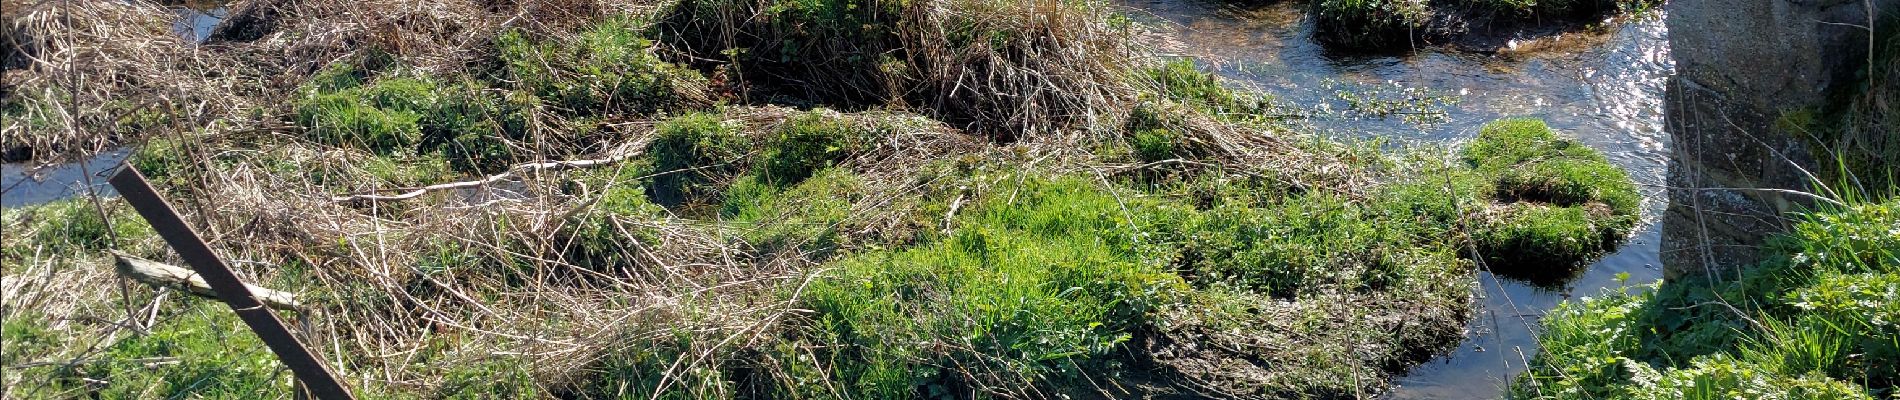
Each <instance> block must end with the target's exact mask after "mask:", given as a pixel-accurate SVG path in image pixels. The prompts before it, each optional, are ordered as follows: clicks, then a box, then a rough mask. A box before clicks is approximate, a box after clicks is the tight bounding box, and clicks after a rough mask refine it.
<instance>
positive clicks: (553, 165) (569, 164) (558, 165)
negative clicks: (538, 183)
mask: <svg viewBox="0 0 1900 400" xmlns="http://www.w3.org/2000/svg"><path fill="white" fill-rule="evenodd" d="M630 147H632V148H635V149H641V148H645V147H646V146H644V145H638V144H636V145H634V146H630ZM619 153H620V155H617V156H613V157H608V158H602V159H593V160H568V161H544V162H534V163H527V164H519V165H515V166H513V167H509V168H508V172H503V173H499V174H494V175H489V176H488V177H487V178H482V179H476V180H469V181H461V182H449V183H441V184H435V185H429V186H423V187H414V188H401V189H379V190H372V191H370V192H367V193H358V194H353V195H347V196H336V197H331V198H330V201H333V202H338V203H341V202H348V201H360V200H370V201H395V200H408V199H413V198H416V197H421V196H422V195H424V194H427V193H429V192H433V191H438V190H449V189H462V188H471V187H478V186H483V185H488V184H493V183H496V182H501V181H505V180H509V179H512V178H514V177H515V176H516V175H518V174H521V173H526V172H540V171H544V170H562V169H569V168H593V167H599V166H603V165H608V164H613V163H617V162H621V161H625V160H627V159H629V158H633V157H636V156H639V155H640V154H641V153H642V152H641V151H622V152H619ZM384 191H403V192H402V193H399V194H392V195H380V194H376V193H377V192H384Z"/></svg>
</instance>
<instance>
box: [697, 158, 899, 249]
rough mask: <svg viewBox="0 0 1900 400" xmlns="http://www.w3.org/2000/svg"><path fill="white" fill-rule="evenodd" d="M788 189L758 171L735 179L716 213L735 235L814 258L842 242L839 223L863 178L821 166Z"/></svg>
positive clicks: (861, 187) (859, 193) (759, 245)
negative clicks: (772, 182) (799, 250)
mask: <svg viewBox="0 0 1900 400" xmlns="http://www.w3.org/2000/svg"><path fill="white" fill-rule="evenodd" d="M800 182H801V183H798V184H797V185H794V186H791V187H789V188H783V189H781V188H779V187H778V186H777V185H773V184H769V183H765V182H764V180H763V178H761V177H760V176H756V175H755V176H746V177H741V178H739V180H738V181H736V182H734V183H733V184H732V186H731V188H729V189H728V190H727V191H726V199H725V204H724V206H723V208H722V210H721V212H720V215H721V216H722V217H723V219H725V221H726V222H729V223H732V224H733V225H734V226H733V230H735V231H737V232H738V235H737V237H739V238H740V239H741V240H743V241H745V242H746V243H749V244H751V245H753V246H754V247H757V248H760V249H764V250H767V251H772V250H782V249H802V250H805V251H807V252H809V253H812V254H814V255H815V256H816V258H819V259H822V258H823V255H826V254H831V253H832V252H833V251H836V250H838V248H839V246H841V245H844V244H845V243H843V241H844V240H846V238H847V236H846V235H844V234H843V233H841V230H842V229H848V228H849V227H841V226H840V225H841V224H844V223H845V222H846V220H847V219H849V218H850V217H851V216H852V214H851V211H852V208H851V205H852V202H853V201H854V200H856V199H857V198H860V197H862V196H863V193H865V192H866V188H865V187H864V185H865V183H864V181H863V179H860V178H858V177H857V176H855V175H852V174H851V172H850V171H847V170H843V169H835V168H830V169H824V170H820V171H818V172H817V173H816V174H815V175H813V176H811V177H810V179H805V180H801V181H800Z"/></svg>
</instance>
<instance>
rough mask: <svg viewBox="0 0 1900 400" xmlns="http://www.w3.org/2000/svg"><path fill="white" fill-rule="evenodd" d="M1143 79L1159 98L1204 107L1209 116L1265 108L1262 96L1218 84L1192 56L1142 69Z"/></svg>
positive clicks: (1242, 113) (1237, 114) (1233, 115)
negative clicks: (1151, 85)
mask: <svg viewBox="0 0 1900 400" xmlns="http://www.w3.org/2000/svg"><path fill="white" fill-rule="evenodd" d="M1141 73H1142V75H1143V78H1144V79H1145V80H1147V81H1149V82H1150V83H1151V84H1153V85H1154V86H1155V89H1156V91H1158V92H1159V93H1160V94H1161V95H1162V97H1165V98H1168V99H1170V100H1173V101H1176V102H1179V103H1181V104H1185V105H1188V106H1189V107H1193V108H1196V109H1200V110H1204V111H1206V112H1207V113H1208V114H1209V115H1214V116H1223V117H1227V118H1245V117H1246V116H1247V114H1254V113H1258V112H1260V111H1261V110H1262V109H1264V108H1266V106H1267V100H1266V99H1265V98H1264V97H1259V96H1258V95H1253V94H1249V93H1243V92H1239V91H1235V90H1233V89H1230V88H1228V87H1227V86H1225V85H1223V84H1221V81H1220V78H1219V77H1218V76H1216V75H1214V74H1212V73H1209V72H1207V71H1204V70H1202V69H1201V68H1200V67H1199V66H1196V65H1195V64H1194V60H1193V59H1188V58H1177V59H1171V60H1168V61H1167V62H1164V63H1162V64H1161V65H1158V66H1154V67H1150V68H1145V69H1143V70H1142V71H1141Z"/></svg>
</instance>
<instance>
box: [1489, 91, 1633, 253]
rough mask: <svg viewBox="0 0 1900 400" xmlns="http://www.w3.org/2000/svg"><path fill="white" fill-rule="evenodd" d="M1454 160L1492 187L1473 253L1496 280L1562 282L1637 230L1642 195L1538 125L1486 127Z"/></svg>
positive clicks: (1600, 161) (1582, 149) (1593, 156)
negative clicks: (1460, 160) (1507, 277)
mask: <svg viewBox="0 0 1900 400" xmlns="http://www.w3.org/2000/svg"><path fill="white" fill-rule="evenodd" d="M1461 157H1462V158H1463V159H1464V161H1465V163H1466V164H1467V165H1470V166H1471V167H1472V168H1473V170H1474V171H1476V172H1477V173H1478V174H1480V175H1481V176H1483V179H1485V180H1487V181H1488V182H1486V183H1485V185H1486V186H1489V187H1490V188H1491V189H1492V191H1491V193H1489V196H1487V197H1488V198H1489V199H1490V200H1491V201H1493V202H1494V203H1495V205H1494V206H1492V207H1491V208H1492V209H1491V210H1490V211H1488V212H1487V213H1486V214H1487V215H1485V217H1486V218H1485V219H1484V223H1483V228H1481V229H1479V230H1478V231H1477V232H1476V233H1474V235H1473V239H1474V241H1475V243H1476V246H1475V247H1476V248H1475V249H1474V250H1473V251H1475V252H1476V253H1477V254H1476V255H1477V256H1478V257H1482V258H1483V259H1484V260H1486V261H1487V262H1488V264H1489V266H1490V267H1491V270H1492V271H1493V272H1496V273H1498V274H1501V275H1505V276H1511V277H1517V278H1523V279H1526V280H1530V281H1533V282H1539V283H1543V284H1556V283H1559V282H1562V281H1563V279H1564V278H1567V277H1569V276H1571V275H1574V274H1575V273H1576V272H1577V271H1579V270H1581V268H1582V267H1583V266H1585V265H1587V264H1588V263H1589V262H1590V261H1592V260H1594V258H1595V256H1597V255H1600V254H1602V253H1604V252H1606V251H1609V250H1610V249H1612V248H1614V247H1615V246H1616V244H1617V243H1620V242H1621V241H1622V240H1623V238H1624V237H1625V236H1626V235H1628V234H1629V231H1630V229H1632V228H1634V227H1635V225H1636V222H1637V212H1638V211H1639V210H1638V208H1639V207H1640V202H1641V199H1642V197H1641V195H1640V194H1638V193H1637V191H1636V185H1635V183H1634V182H1633V181H1631V180H1630V178H1629V174H1628V173H1626V172H1623V170H1622V169H1620V168H1617V167H1616V166H1615V165H1612V164H1610V162H1609V160H1608V159H1605V158H1604V157H1603V155H1602V153H1599V152H1597V151H1596V150H1593V149H1590V148H1589V147H1587V146H1584V145H1582V144H1580V143H1576V142H1574V141H1571V140H1568V139H1562V138H1559V137H1557V134H1556V133H1555V132H1553V131H1551V129H1550V127H1549V126H1548V125H1545V124H1544V122H1543V121H1540V120H1534V119H1508V120H1500V121H1496V122H1492V123H1490V124H1487V125H1485V126H1484V128H1483V129H1481V130H1480V131H1479V133H1478V137H1477V138H1476V139H1474V140H1472V142H1471V143H1469V144H1467V145H1466V147H1465V148H1464V150H1463V151H1462V153H1461Z"/></svg>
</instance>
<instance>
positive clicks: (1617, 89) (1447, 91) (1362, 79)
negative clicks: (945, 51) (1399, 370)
mask: <svg viewBox="0 0 1900 400" xmlns="http://www.w3.org/2000/svg"><path fill="white" fill-rule="evenodd" d="M1120 1H1121V4H1122V5H1123V6H1125V7H1129V8H1131V9H1132V10H1133V12H1134V13H1137V14H1143V18H1145V19H1148V20H1149V21H1150V22H1160V23H1164V24H1167V25H1171V26H1173V27H1174V28H1175V29H1173V31H1172V32H1169V33H1167V35H1166V36H1167V37H1168V38H1169V39H1170V40H1168V41H1166V42H1164V43H1163V44H1161V47H1162V50H1163V51H1164V52H1169V53H1174V54H1178V55H1184V56H1192V57H1196V58H1197V60H1198V61H1200V62H1201V63H1202V64H1204V65H1208V66H1211V67H1213V68H1214V69H1215V70H1217V71H1219V72H1220V73H1221V74H1223V75H1226V76H1228V77H1230V78H1235V79H1236V80H1238V81H1240V82H1242V83H1244V84H1246V85H1248V86H1252V87H1254V88H1256V89H1260V90H1263V91H1265V92H1267V93H1271V94H1273V95H1274V96H1276V97H1277V98H1278V99H1280V100H1283V101H1284V102H1286V103H1288V104H1294V105H1299V107H1303V108H1306V109H1307V110H1306V111H1303V112H1301V113H1303V114H1312V115H1317V117H1315V118H1312V119H1310V120H1308V121H1306V122H1304V123H1306V124H1309V125H1311V126H1312V127H1313V128H1316V129H1318V130H1319V131H1321V132H1326V133H1327V134H1329V135H1333V136H1341V137H1360V138H1364V137H1366V136H1373V137H1380V138H1385V139H1391V140H1395V141H1398V142H1426V143H1455V142H1457V141H1461V140H1467V139H1469V138H1471V137H1472V136H1474V135H1476V133H1477V129H1478V127H1479V126H1481V125H1483V124H1484V123H1486V122H1489V121H1492V120H1495V119H1498V118H1502V117H1514V116H1527V117H1538V118H1542V119H1544V120H1545V121H1547V122H1548V123H1549V124H1550V125H1551V126H1552V127H1553V128H1556V129H1557V130H1559V131H1561V132H1562V134H1564V135H1566V136H1568V137H1572V138H1576V139H1578V140H1580V141H1582V142H1584V143H1586V144H1588V145H1590V146H1591V147H1594V148H1596V149H1598V150H1601V151H1603V152H1604V153H1605V155H1607V156H1608V157H1609V158H1610V159H1611V160H1612V161H1613V162H1615V163H1616V164H1617V165H1619V166H1622V167H1623V168H1625V169H1628V170H1629V171H1630V173H1631V175H1632V176H1633V178H1635V180H1636V181H1637V182H1638V183H1639V184H1644V185H1646V186H1645V189H1644V193H1645V201H1644V207H1643V208H1644V211H1643V213H1644V221H1646V222H1645V223H1644V224H1643V226H1642V227H1640V228H1638V233H1637V234H1636V235H1635V236H1634V237H1633V238H1632V239H1631V240H1630V242H1629V243H1628V244H1626V245H1624V246H1623V247H1622V248H1621V249H1619V251H1617V252H1616V253H1614V254H1611V255H1609V256H1607V257H1605V258H1604V259H1603V260H1601V261H1598V262H1596V263H1594V264H1592V265H1591V266H1590V268H1589V269H1588V270H1586V271H1585V272H1584V273H1583V274H1582V275H1581V276H1579V277H1578V278H1576V279H1574V280H1572V281H1570V282H1568V283H1567V285H1566V287H1564V288H1563V289H1562V290H1546V289H1541V288H1537V287H1534V286H1531V285H1529V284H1525V283H1523V282H1518V281H1514V280H1510V279H1500V278H1497V277H1493V276H1491V275H1490V274H1488V273H1483V272H1480V273H1479V276H1478V278H1479V284H1480V286H1481V287H1480V289H1479V290H1478V291H1477V293H1476V294H1477V295H1478V296H1479V298H1478V302H1477V303H1478V304H1477V305H1478V307H1477V308H1476V314H1474V318H1473V319H1472V321H1471V322H1470V323H1469V325H1468V326H1467V334H1466V338H1465V340H1464V342H1463V343H1461V344H1460V345H1459V347H1458V348H1457V349H1456V350H1453V351H1451V352H1448V353H1445V354H1442V355H1439V356H1438V357H1435V358H1433V359H1432V360H1431V361H1429V362H1426V363H1424V364H1421V365H1419V366H1417V367H1415V368H1413V370H1412V371H1410V373H1409V374H1407V375H1406V376H1404V377H1401V378H1400V379H1398V380H1397V382H1395V386H1396V387H1395V388H1394V389H1393V390H1392V391H1391V392H1390V393H1388V394H1387V395H1386V397H1387V398H1391V399H1465V398H1499V397H1502V396H1503V390H1504V386H1505V385H1506V384H1507V383H1508V382H1509V381H1510V379H1512V378H1513V377H1514V376H1516V375H1517V374H1519V373H1521V372H1523V371H1524V370H1525V368H1526V367H1525V365H1524V364H1525V362H1526V360H1528V359H1529V358H1531V357H1532V356H1533V355H1535V354H1536V352H1537V342H1536V338H1535V337H1534V335H1533V331H1534V329H1535V326H1536V324H1537V321H1538V319H1539V318H1540V317H1541V316H1542V315H1543V314H1544V313H1546V312H1548V311H1550V310H1551V308H1553V307H1555V306H1556V305H1557V304H1558V303H1560V302H1562V301H1563V300H1565V299H1569V298H1571V297H1572V296H1592V295H1596V294H1598V293H1601V292H1602V290H1604V288H1616V287H1622V286H1624V285H1625V283H1624V281H1619V280H1618V279H1617V276H1618V274H1621V273H1627V274H1628V280H1627V282H1628V283H1629V284H1632V285H1633V284H1639V283H1647V282H1654V281H1656V280H1657V279H1659V278H1661V275H1662V273H1661V270H1660V268H1659V267H1658V266H1659V264H1660V262H1659V260H1658V252H1659V250H1660V246H1659V244H1658V239H1659V237H1660V234H1659V233H1658V229H1657V228H1656V226H1655V224H1654V221H1655V217H1656V216H1657V215H1658V214H1659V211H1660V210H1661V207H1662V202H1661V198H1660V194H1661V192H1660V191H1659V190H1657V189H1655V188H1656V187H1657V186H1656V185H1660V184H1662V181H1663V173H1664V172H1665V169H1664V168H1665V162H1666V160H1667V153H1666V151H1667V147H1668V137H1667V135H1666V134H1665V133H1664V132H1663V129H1662V127H1663V125H1662V123H1663V111H1662V96H1663V84H1664V80H1665V79H1666V78H1667V77H1668V75H1669V74H1670V73H1671V72H1672V71H1673V68H1674V65H1673V63H1672V61H1671V60H1670V58H1669V49H1668V40H1667V31H1666V28H1664V25H1663V20H1664V18H1665V17H1664V16H1663V15H1661V14H1660V13H1658V14H1655V15H1644V16H1638V17H1635V18H1629V19H1628V20H1627V21H1614V22H1606V23H1605V24H1604V26H1606V28H1602V29H1597V30H1595V31H1589V32H1579V33H1570V34H1564V35H1561V36H1559V37H1556V38H1545V39H1541V40H1519V41H1518V43H1521V44H1520V45H1519V46H1518V48H1517V49H1514V50H1510V51H1501V52H1499V55H1491V54H1478V53H1470V52H1454V51H1437V50H1421V51H1417V52H1414V53H1412V54H1410V55H1404V56H1348V55H1336V54H1329V52H1327V51H1326V50H1325V49H1323V48H1321V46H1320V45H1319V44H1318V43H1315V42H1314V41H1313V40H1312V36H1311V33H1312V30H1313V28H1312V24H1311V23H1310V22H1309V21H1308V20H1307V19H1306V18H1305V12H1304V8H1303V7H1302V6H1301V4H1304V3H1303V2H1280V3H1277V4H1256V5H1233V4H1229V3H1233V2H1228V1H1220V0H1120ZM1533 49H1536V50H1533ZM1341 93H1357V94H1359V95H1360V96H1371V97H1382V98H1388V99H1403V98H1423V97H1429V96H1423V95H1421V94H1425V95H1444V96H1450V97H1455V98H1456V99H1457V101H1456V102H1455V103H1453V104H1450V105H1448V106H1443V107H1440V108H1435V109H1434V108H1427V109H1426V110H1427V111H1442V115H1438V117H1439V118H1437V119H1436V121H1432V122H1428V123H1420V121H1407V120H1405V119H1404V118H1396V117H1384V118H1378V117H1366V116H1364V115H1358V116H1355V115H1354V114H1353V113H1338V112H1330V111H1335V110H1340V109H1345V108H1350V107H1351V105H1350V102H1349V101H1345V100H1344V99H1345V98H1346V97H1344V96H1341Z"/></svg>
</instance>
